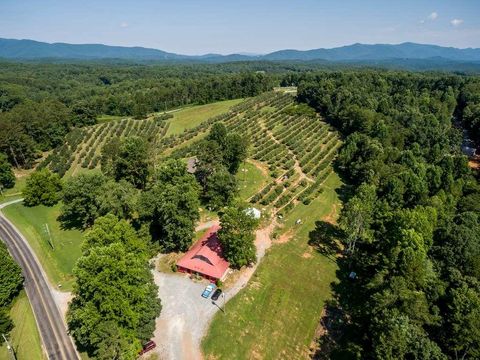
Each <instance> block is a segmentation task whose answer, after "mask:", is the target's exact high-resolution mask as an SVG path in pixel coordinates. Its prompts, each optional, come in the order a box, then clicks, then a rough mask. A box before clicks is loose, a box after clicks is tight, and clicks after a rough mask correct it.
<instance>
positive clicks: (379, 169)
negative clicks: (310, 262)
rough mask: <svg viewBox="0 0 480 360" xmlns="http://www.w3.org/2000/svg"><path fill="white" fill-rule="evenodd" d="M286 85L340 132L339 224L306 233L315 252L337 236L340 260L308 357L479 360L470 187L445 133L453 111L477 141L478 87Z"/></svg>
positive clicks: (479, 262) (358, 76)
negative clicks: (323, 332)
mask: <svg viewBox="0 0 480 360" xmlns="http://www.w3.org/2000/svg"><path fill="white" fill-rule="evenodd" d="M292 81H293V82H295V83H298V84H299V94H298V99H299V100H300V101H303V102H306V103H307V104H309V105H311V106H312V107H314V108H315V109H317V110H318V111H319V112H320V113H321V114H322V115H323V116H325V117H326V118H327V119H328V120H329V121H330V122H331V123H332V124H334V125H335V126H336V127H337V128H338V129H340V130H341V131H342V133H343V134H344V135H345V142H344V145H343V147H342V149H341V151H340V153H339V156H338V159H337V161H336V165H337V168H338V170H339V172H340V173H341V174H342V175H343V177H344V180H345V181H346V183H347V184H348V185H347V186H345V189H343V191H342V196H343V197H344V198H345V204H344V208H343V211H342V214H341V217H340V220H339V226H338V227H333V228H331V227H329V226H328V225H327V224H323V225H319V227H320V229H317V235H318V236H317V238H316V240H317V242H318V243H317V245H318V246H320V248H322V247H324V246H325V243H328V240H329V239H331V236H336V237H338V238H339V239H341V241H342V242H343V248H344V255H345V256H344V257H342V258H341V259H340V260H339V264H340V270H339V278H340V283H339V284H336V285H334V290H335V301H333V302H332V303H331V304H330V305H331V306H330V308H329V309H328V313H329V314H330V315H331V319H330V320H331V321H332V324H333V325H332V329H330V330H331V331H330V333H329V334H330V335H329V336H325V337H324V338H322V339H321V344H322V346H323V352H322V349H321V350H320V353H321V354H319V357H321V356H326V354H325V350H326V349H331V353H330V356H331V357H332V358H343V359H344V358H358V359H360V358H367V359H446V358H451V359H474V358H475V359H476V358H479V357H480V186H479V183H478V174H475V173H474V172H473V171H472V170H471V169H469V167H468V165H467V159H466V157H465V156H463V155H462V153H461V152H460V143H461V139H462V137H461V131H460V130H459V129H456V128H455V127H454V125H453V118H454V115H456V114H460V116H461V115H462V114H463V121H464V123H465V125H466V126H467V127H469V128H471V130H472V131H474V132H475V133H476V134H478V120H479V118H478V112H476V110H477V107H478V99H479V97H478V96H479V93H478V91H477V89H478V84H479V83H478V79H471V78H463V77H458V76H450V75H433V74H431V75H425V74H412V73H400V72H394V73H388V72H387V73H382V72H373V71H368V72H344V73H330V74H325V73H323V74H316V75H308V76H301V77H299V78H290V79H289V80H288V82H292ZM475 114H477V115H475ZM475 175H477V178H476V177H475ZM330 244H331V245H332V246H333V244H334V243H330ZM352 272H353V273H352ZM342 324H343V325H342Z"/></svg>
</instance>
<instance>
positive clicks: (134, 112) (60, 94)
mask: <svg viewBox="0 0 480 360" xmlns="http://www.w3.org/2000/svg"><path fill="white" fill-rule="evenodd" d="M265 67H266V66H264V67H263V68H265ZM256 68H257V66H256V65H255V64H252V65H250V66H249V67H243V66H240V65H236V66H235V65H230V66H229V65H218V66H213V65H211V66H207V65H206V66H197V67H194V66H191V65H183V66H181V65H170V66H166V65H163V66H161V65H159V66H141V65H102V64H90V65H86V64H78V65H74V64H37V65H28V64H10V63H3V64H2V65H1V67H0V153H3V154H4V155H5V156H7V158H8V160H9V162H10V163H11V164H12V165H13V166H16V167H22V168H29V167H31V166H33V164H34V162H35V159H37V158H38V157H39V156H40V155H41V152H42V151H47V150H51V149H52V148H54V147H56V146H58V145H59V144H61V143H62V142H63V138H64V136H65V135H66V134H67V133H68V131H69V130H71V129H72V128H73V127H82V126H85V125H91V124H94V123H95V122H96V119H97V117H98V116H99V115H101V114H106V115H119V116H133V117H136V118H143V117H145V116H146V115H147V114H149V113H152V112H159V111H164V110H168V109H171V108H175V107H178V106H181V105H185V104H205V103H209V102H212V101H218V100H226V99H235V98H241V97H249V96H254V95H258V94H259V93H261V92H264V91H266V90H270V89H271V88H272V86H273V85H274V78H275V76H273V75H266V74H264V73H263V71H259V72H255V71H254V70H255V69H256ZM0 164H1V158H0ZM2 183H3V182H2ZM3 184H4V186H5V187H7V186H9V183H8V182H5V183H3Z"/></svg>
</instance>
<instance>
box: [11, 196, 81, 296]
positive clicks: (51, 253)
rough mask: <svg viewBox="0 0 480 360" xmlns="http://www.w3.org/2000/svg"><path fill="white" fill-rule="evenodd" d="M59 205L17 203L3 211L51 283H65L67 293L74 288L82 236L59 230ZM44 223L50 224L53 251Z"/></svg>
mask: <svg viewBox="0 0 480 360" xmlns="http://www.w3.org/2000/svg"><path fill="white" fill-rule="evenodd" d="M60 206H61V205H60V204H57V205H56V206H54V207H46V206H35V207H26V206H23V204H14V205H10V206H8V207H6V208H5V209H3V212H4V214H5V216H7V217H8V219H10V221H12V222H13V223H14V224H15V226H16V227H17V228H18V229H19V230H20V231H21V232H22V234H23V235H24V236H25V237H26V239H27V240H28V242H29V243H30V245H31V247H32V248H33V250H34V251H35V254H36V255H37V257H38V258H39V260H40V262H41V264H42V267H43V268H44V270H45V272H46V273H47V276H48V278H49V280H50V282H51V283H52V284H54V285H57V284H62V289H63V290H65V291H67V290H71V289H72V285H73V282H74V278H73V276H72V269H73V266H74V265H75V263H76V261H77V259H78V258H79V257H80V255H81V250H80V246H81V243H82V233H81V232H80V231H78V230H62V229H60V223H59V222H58V221H57V217H58V215H59V214H60ZM45 224H48V227H49V230H50V233H51V236H52V240H53V247H54V248H53V249H52V247H51V246H50V244H49V237H48V235H47V232H46V229H45Z"/></svg>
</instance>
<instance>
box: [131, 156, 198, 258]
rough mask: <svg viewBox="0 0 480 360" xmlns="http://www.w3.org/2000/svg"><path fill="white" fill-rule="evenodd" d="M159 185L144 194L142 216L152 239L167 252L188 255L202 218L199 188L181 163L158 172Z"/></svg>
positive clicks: (169, 163) (167, 164)
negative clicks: (199, 220) (186, 251)
mask: <svg viewBox="0 0 480 360" xmlns="http://www.w3.org/2000/svg"><path fill="white" fill-rule="evenodd" d="M156 178H157V181H156V182H155V183H154V184H153V185H152V187H151V188H150V189H149V190H147V191H145V192H143V193H142V195H141V196H140V201H139V207H138V208H139V216H140V219H141V221H142V222H144V223H147V224H148V226H149V227H150V231H151V234H152V236H153V237H154V238H155V239H158V240H159V241H160V244H161V245H162V246H163V248H164V249H165V250H167V251H185V250H186V249H188V247H189V245H190V244H191V241H192V238H193V235H194V232H195V223H196V221H197V220H198V218H199V212H198V208H199V206H200V203H199V199H198V198H199V187H198V184H197V182H196V180H195V177H194V176H193V175H191V174H189V173H188V172H187V168H186V165H185V163H183V162H182V161H180V160H167V161H166V162H165V163H163V164H162V165H161V167H160V168H159V169H158V172H157V175H156Z"/></svg>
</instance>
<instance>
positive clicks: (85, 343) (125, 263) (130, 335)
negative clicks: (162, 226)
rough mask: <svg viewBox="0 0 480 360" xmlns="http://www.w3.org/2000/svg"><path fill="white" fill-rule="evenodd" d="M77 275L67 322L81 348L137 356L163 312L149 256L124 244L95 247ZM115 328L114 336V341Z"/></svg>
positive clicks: (82, 260) (125, 356) (82, 262)
mask: <svg viewBox="0 0 480 360" xmlns="http://www.w3.org/2000/svg"><path fill="white" fill-rule="evenodd" d="M73 273H74V275H75V277H76V280H77V281H76V284H75V286H74V291H73V294H74V298H73V300H72V302H71V303H70V306H69V309H68V312H67V322H68V328H69V331H70V333H71V334H72V336H73V338H74V339H75V341H76V343H77V345H78V346H79V348H80V349H82V350H85V351H87V353H88V354H89V355H90V356H93V355H94V354H97V355H100V354H101V356H103V357H104V356H107V355H106V354H110V353H112V352H113V353H121V354H123V355H122V356H123V358H124V359H135V358H136V357H137V354H138V351H139V350H140V348H141V343H142V342H143V341H145V340H147V339H149V338H151V336H152V334H153V331H154V329H155V318H156V317H157V316H158V315H159V314H160V310H161V305H160V300H159V299H158V298H157V292H158V288H157V286H156V285H155V284H154V282H153V276H152V274H151V272H150V270H149V268H148V264H147V262H146V261H145V259H144V257H139V256H138V255H137V254H134V253H130V252H127V251H126V250H125V247H124V246H123V245H122V244H121V243H113V244H111V245H108V246H104V247H93V248H91V249H90V252H89V254H88V255H86V256H82V257H81V258H80V259H79V260H78V262H77V264H76V266H75V268H74V270H73ZM112 332H114V333H115V338H112V339H109V337H110V336H112Z"/></svg>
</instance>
